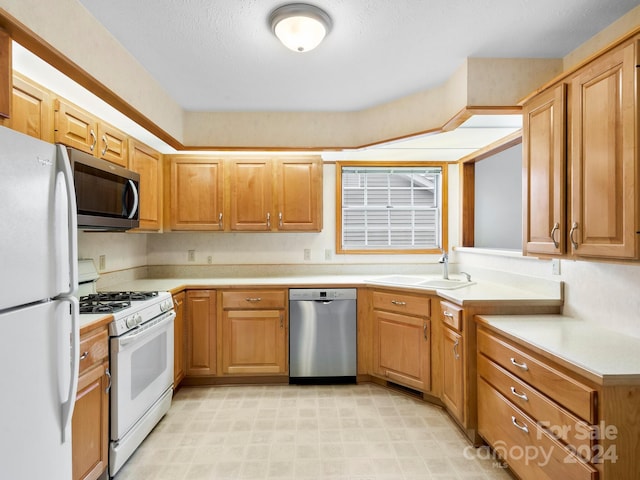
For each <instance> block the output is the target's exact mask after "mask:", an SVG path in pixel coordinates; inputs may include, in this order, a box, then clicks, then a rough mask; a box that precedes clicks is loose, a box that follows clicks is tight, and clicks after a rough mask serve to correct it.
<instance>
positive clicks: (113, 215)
mask: <svg viewBox="0 0 640 480" xmlns="http://www.w3.org/2000/svg"><path fill="white" fill-rule="evenodd" d="M67 153H68V155H69V162H70V163H71V170H72V171H73V182H74V185H75V191H76V202H77V205H78V228H81V229H85V230H129V229H130V228H137V227H138V226H139V225H140V195H139V187H140V174H138V173H136V172H132V171H130V170H127V169H126V168H123V167H120V166H118V165H115V164H113V163H111V162H107V161H106V160H102V159H100V158H95V157H93V156H91V155H89V154H88V153H85V152H82V151H80V150H76V149H74V148H70V147H67Z"/></svg>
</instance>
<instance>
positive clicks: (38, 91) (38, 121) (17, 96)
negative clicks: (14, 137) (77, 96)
mask: <svg viewBox="0 0 640 480" xmlns="http://www.w3.org/2000/svg"><path fill="white" fill-rule="evenodd" d="M11 102H12V104H11V118H7V119H3V120H2V122H1V124H2V125H4V126H5V127H8V128H11V129H13V130H17V131H18V132H22V133H24V134H25V135H30V136H32V137H35V138H39V139H40V140H44V141H46V142H51V143H53V107H52V104H51V96H50V94H49V92H48V91H47V90H45V89H44V88H42V87H40V86H39V85H36V84H34V83H32V82H30V81H28V80H27V79H25V78H23V77H22V76H19V75H18V74H15V75H14V77H13V92H12V95H11Z"/></svg>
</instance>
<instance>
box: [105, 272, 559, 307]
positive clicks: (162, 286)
mask: <svg viewBox="0 0 640 480" xmlns="http://www.w3.org/2000/svg"><path fill="white" fill-rule="evenodd" d="M385 277H388V275H384V276H380V277H376V276H371V275H367V276H363V275H314V276H290V277H241V278H157V279H141V280H133V281H130V282H125V283H121V284H118V285H116V286H112V287H109V288H106V289H104V290H164V291H176V290H177V289H181V288H184V287H211V288H218V287H229V286H232V287H237V286H243V285H246V286H248V287H251V286H256V287H261V286H264V287H267V286H284V287H291V288H304V287H307V286H326V287H341V286H362V287H364V286H379V287H390V288H405V289H412V290H418V291H423V292H425V293H429V294H432V295H438V296H440V297H442V298H444V299H446V300H449V301H451V302H453V303H456V304H458V305H461V306H466V305H470V304H484V303H491V302H505V303H512V304H513V303H519V302H524V303H528V304H545V305H561V304H562V299H563V297H562V285H561V283H560V282H552V283H551V284H550V288H547V289H546V290H540V289H539V288H536V289H528V288H526V286H522V285H519V286H517V287H515V286H511V285H504V284H501V283H495V282H485V281H482V280H478V281H475V280H474V281H475V282H476V283H474V284H472V285H470V286H467V287H463V288H457V289H454V290H445V289H433V288H425V287H422V286H419V285H402V284H393V285H392V284H383V283H379V282H378V280H377V279H379V278H385ZM416 277H421V278H424V279H425V280H430V279H438V278H441V277H440V276H437V275H424V276H416Z"/></svg>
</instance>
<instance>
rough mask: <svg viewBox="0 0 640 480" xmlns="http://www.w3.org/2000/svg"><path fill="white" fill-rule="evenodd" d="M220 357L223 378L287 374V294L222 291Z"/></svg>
mask: <svg viewBox="0 0 640 480" xmlns="http://www.w3.org/2000/svg"><path fill="white" fill-rule="evenodd" d="M221 304H222V307H221V308H222V320H221V322H220V338H221V341H220V350H221V352H220V354H221V361H222V374H223V375H237V374H241V375H246V374H252V375H260V374H270V375H287V374H288V372H289V368H288V346H289V345H288V341H287V340H288V322H287V292H286V290H283V289H275V290H266V289H265V290H242V291H238V290H228V291H223V292H222V301H221Z"/></svg>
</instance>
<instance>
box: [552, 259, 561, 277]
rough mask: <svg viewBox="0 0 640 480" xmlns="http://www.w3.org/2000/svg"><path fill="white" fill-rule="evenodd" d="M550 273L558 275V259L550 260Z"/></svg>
mask: <svg viewBox="0 0 640 480" xmlns="http://www.w3.org/2000/svg"><path fill="white" fill-rule="evenodd" d="M551 274H552V275H560V259H559V258H554V259H553V260H551Z"/></svg>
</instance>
